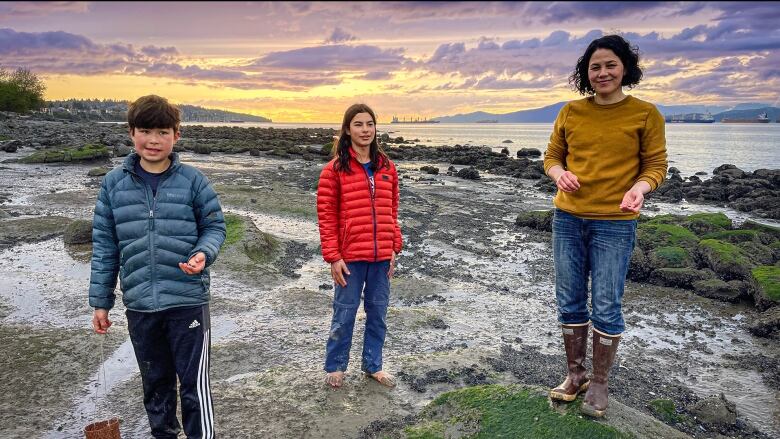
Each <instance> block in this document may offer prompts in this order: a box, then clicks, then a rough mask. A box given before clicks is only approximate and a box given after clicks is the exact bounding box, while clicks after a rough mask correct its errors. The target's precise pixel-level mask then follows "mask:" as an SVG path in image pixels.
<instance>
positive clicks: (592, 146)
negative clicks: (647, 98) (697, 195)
mask: <svg viewBox="0 0 780 439" xmlns="http://www.w3.org/2000/svg"><path fill="white" fill-rule="evenodd" d="M641 79H642V70H641V69H640V68H639V53H638V50H637V49H636V48H634V47H631V46H630V45H629V43H628V42H627V41H626V40H624V39H623V38H622V37H620V36H618V35H607V36H604V37H601V38H599V39H596V40H594V41H593V42H591V43H590V45H589V46H588V48H587V49H586V50H585V54H584V55H583V56H582V57H581V58H580V59H579V61H578V62H577V66H576V69H575V71H574V73H573V74H572V75H571V77H570V83H571V84H572V85H573V86H574V88H575V89H576V90H577V91H579V92H580V94H582V95H591V96H589V97H586V98H585V99H581V100H577V101H572V102H569V103H568V104H566V105H565V106H564V107H563V108H562V109H561V111H560V113H559V114H558V118H557V119H556V121H555V126H554V128H553V133H552V135H551V136H550V143H549V145H548V147H547V151H546V152H545V156H544V170H545V173H546V174H547V175H548V176H549V177H550V178H552V179H553V180H554V181H555V184H556V186H557V187H558V193H557V194H556V196H555V199H554V204H555V207H556V210H555V216H554V220H553V255H554V258H555V295H556V299H557V304H558V320H559V322H560V323H561V327H562V330H563V340H564V348H565V350H566V359H567V368H568V375H567V377H566V380H565V381H564V382H563V383H562V384H561V385H560V386H558V387H556V388H555V389H553V390H552V391H551V392H550V397H551V398H553V399H558V400H563V401H573V400H574V399H576V398H577V394H579V393H580V392H582V391H585V390H586V389H587V393H586V394H585V399H584V401H583V403H582V411H583V412H584V413H585V414H588V415H590V416H596V417H601V416H603V415H604V413H605V412H606V409H607V395H608V389H607V378H608V375H609V369H610V367H611V366H612V363H613V361H614V358H615V353H616V352H617V347H618V342H619V341H620V336H621V334H622V333H623V330H624V327H625V325H624V321H623V313H622V309H621V301H622V298H623V286H624V284H625V280H626V273H627V271H628V264H629V260H630V259H631V252H632V250H633V247H634V242H635V234H636V218H637V217H638V216H639V210H640V209H641V208H642V204H643V202H644V196H645V194H647V193H649V192H650V191H652V190H654V189H656V188H657V187H658V185H660V184H661V182H663V180H664V178H665V176H666V166H667V161H666V139H665V135H664V118H663V116H662V115H661V113H659V112H658V110H657V109H656V108H655V106H654V105H652V104H650V103H648V102H644V101H642V100H639V99H637V98H635V97H632V96H627V95H626V94H624V93H623V87H624V86H625V87H628V88H632V87H633V86H635V85H637V84H638V83H639V81H640V80H641ZM588 276H590V279H591V308H592V312H589V311H588V306H587V300H588ZM590 322H593V374H592V377H591V379H590V380H588V378H587V376H586V370H585V367H584V361H585V353H586V351H587V341H588V328H589V324H590Z"/></svg>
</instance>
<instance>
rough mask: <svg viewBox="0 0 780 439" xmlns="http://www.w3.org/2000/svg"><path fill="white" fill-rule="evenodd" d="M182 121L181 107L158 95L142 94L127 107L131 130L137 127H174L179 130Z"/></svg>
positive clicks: (174, 129)
mask: <svg viewBox="0 0 780 439" xmlns="http://www.w3.org/2000/svg"><path fill="white" fill-rule="evenodd" d="M180 123H181V112H180V111H179V109H178V108H177V107H176V106H175V105H172V104H171V103H169V102H168V100H167V99H165V98H163V97H160V96H157V95H149V96H142V97H140V98H138V99H137V100H136V101H135V102H133V103H132V104H130V106H129V107H128V108H127V124H128V125H130V131H131V132H132V131H133V130H135V129H136V128H172V129H173V131H174V132H178V131H179V124H180Z"/></svg>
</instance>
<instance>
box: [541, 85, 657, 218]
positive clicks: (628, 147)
mask: <svg viewBox="0 0 780 439" xmlns="http://www.w3.org/2000/svg"><path fill="white" fill-rule="evenodd" d="M555 165H560V166H562V167H563V169H566V170H568V171H571V172H572V173H574V175H576V176H577V179H578V180H579V182H580V188H579V190H577V191H576V192H571V193H566V192H563V191H561V190H559V191H558V194H557V195H556V196H555V199H554V200H553V202H554V203H555V206H556V207H558V208H559V209H561V210H565V211H566V212H569V213H571V214H573V215H576V216H579V217H582V218H588V219H634V218H636V217H638V216H639V215H638V214H635V213H633V212H623V211H621V210H620V202H621V201H622V200H623V195H625V193H626V191H628V190H629V189H630V188H631V187H632V186H633V185H634V183H636V182H637V181H640V180H644V181H646V182H647V183H649V184H650V188H651V189H652V190H655V189H656V188H657V187H658V185H660V184H661V183H662V182H663V180H664V178H665V177H666V167H667V161H666V136H665V133H664V117H663V116H662V115H661V113H660V112H659V111H658V110H657V109H656V108H655V106H654V105H653V104H651V103H649V102H645V101H642V100H640V99H637V98H635V97H632V96H628V97H626V98H625V99H623V100H622V101H620V102H617V103H615V104H608V105H599V104H596V103H595V102H594V101H593V97H588V98H585V99H580V100H577V101H572V102H569V103H568V104H566V105H565V106H564V107H563V108H562V109H561V112H560V113H558V118H557V119H556V120H555V126H554V127H553V132H552V135H551V136H550V143H549V145H547V151H546V152H545V154H544V172H545V173H547V171H548V170H549V169H550V168H551V167H552V166H555Z"/></svg>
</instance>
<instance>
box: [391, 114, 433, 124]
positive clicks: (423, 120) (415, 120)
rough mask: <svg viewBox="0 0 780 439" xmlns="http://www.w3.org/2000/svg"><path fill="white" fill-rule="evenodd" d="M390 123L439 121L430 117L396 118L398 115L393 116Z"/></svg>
mask: <svg viewBox="0 0 780 439" xmlns="http://www.w3.org/2000/svg"><path fill="white" fill-rule="evenodd" d="M390 123H439V121H438V120H431V119H420V118H419V117H417V118H414V119H409V120H406V118H404V119H403V120H401V119H398V117H396V116H393V120H392V121H391V122H390Z"/></svg>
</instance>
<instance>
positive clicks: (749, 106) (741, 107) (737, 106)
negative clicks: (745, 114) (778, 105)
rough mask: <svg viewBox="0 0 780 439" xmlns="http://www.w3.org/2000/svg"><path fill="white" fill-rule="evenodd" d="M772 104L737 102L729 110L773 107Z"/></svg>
mask: <svg viewBox="0 0 780 439" xmlns="http://www.w3.org/2000/svg"><path fill="white" fill-rule="evenodd" d="M771 106H772V105H771V104H737V105H735V106H733V107H732V108H728V109H727V110H757V109H760V108H767V107H771Z"/></svg>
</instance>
